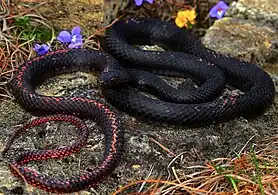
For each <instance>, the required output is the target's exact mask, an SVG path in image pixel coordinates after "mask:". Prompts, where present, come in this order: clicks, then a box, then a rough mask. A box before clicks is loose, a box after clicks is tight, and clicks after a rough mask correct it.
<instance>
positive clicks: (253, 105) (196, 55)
mask: <svg viewBox="0 0 278 195" xmlns="http://www.w3.org/2000/svg"><path fill="white" fill-rule="evenodd" d="M106 44H107V48H108V51H109V53H110V54H112V55H113V56H114V57H115V58H116V59H117V60H118V61H119V62H120V63H121V64H123V65H124V66H125V67H126V68H131V69H132V74H131V75H132V76H131V77H130V78H129V80H130V81H132V80H136V79H137V77H139V75H140V74H141V73H140V71H138V73H137V76H136V72H134V71H133V69H140V70H149V71H152V72H155V73H158V74H162V75H170V76H173V75H177V76H181V75H180V74H181V73H183V72H186V73H187V74H190V75H191V77H193V79H195V80H199V81H200V84H201V85H200V87H199V89H198V90H199V91H198V93H196V94H195V93H194V92H192V93H190V95H189V96H188V99H185V100H186V101H183V102H182V101H180V102H173V101H169V100H168V101H164V100H161V99H159V98H158V99H154V98H150V97H148V96H145V95H142V94H141V93H140V92H139V91H138V90H137V89H135V88H134V87H122V88H117V89H113V88H111V89H109V90H105V91H104V92H105V93H104V95H105V97H106V98H107V99H108V101H109V102H110V103H111V104H113V105H115V106H117V108H119V109H121V110H122V111H125V112H127V113H129V114H131V115H134V116H138V117H141V118H143V119H147V120H151V121H160V122H161V121H162V122H166V123H172V124H187V125H190V124H192V125H196V124H197V125H203V124H211V123H218V122H223V121H227V120H230V119H233V118H235V117H239V116H243V117H253V116H257V115H259V114H261V113H262V112H264V111H265V110H266V109H267V108H269V106H270V105H271V104H272V103H273V101H274V96H275V87H274V84H273V81H272V79H271V78H270V76H269V75H268V74H267V73H266V72H265V71H264V70H262V69H261V68H259V67H258V66H256V65H253V64H250V63H248V62H245V61H242V60H239V59H236V58H233V57H229V56H225V55H223V54H220V53H218V52H215V51H213V50H210V49H208V48H206V47H204V46H203V45H202V43H201V42H199V41H197V40H196V39H194V38H193V37H192V35H190V33H189V32H187V31H186V30H184V29H180V28H178V27H176V26H175V25H173V24H171V23H167V22H163V21H159V20H155V19H141V18H135V19H129V20H125V21H124V20H121V21H118V22H117V23H115V24H114V25H113V26H112V27H111V28H110V29H109V30H108V32H107V34H106ZM132 44H137V45H142V44H156V45H159V46H162V47H163V48H166V49H167V51H165V52H164V51H163V52H161V51H145V50H142V49H139V48H135V47H134V46H132ZM173 72H175V74H174V73H173ZM221 72H222V73H221ZM209 73H210V74H209ZM223 74H224V76H225V78H226V79H227V84H228V85H231V86H232V87H234V88H236V89H239V90H241V91H243V92H244V94H233V95H229V96H223V97H217V98H215V94H219V93H220V92H221V91H219V90H221V88H216V87H215V86H216V83H217V81H218V84H220V86H222V87H223V86H225V84H224V85H223V82H224V83H225V79H223V78H222V77H223ZM110 76H111V79H112V78H113V75H112V74H111V75H110ZM144 79H145V80H144V83H147V82H148V81H147V80H151V79H149V78H146V77H145V78H144ZM127 82H128V80H127ZM139 82H140V81H139ZM145 85H146V84H145ZM158 88H159V87H158ZM215 90H216V91H215ZM217 90H218V91H217ZM208 91H209V93H211V94H214V96H213V97H214V99H213V100H209V101H207V100H208V99H206V98H204V99H199V102H198V101H196V102H195V101H191V100H192V98H193V99H194V98H195V96H197V97H203V94H204V93H206V92H208ZM199 92H201V93H199Z"/></svg>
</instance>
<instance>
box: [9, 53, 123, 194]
mask: <svg viewBox="0 0 278 195" xmlns="http://www.w3.org/2000/svg"><path fill="white" fill-rule="evenodd" d="M115 66H118V63H117V62H116V61H115V60H114V59H113V58H112V57H110V56H109V55H108V54H105V53H103V52H99V51H93V50H89V49H73V50H59V51H54V52H51V53H48V54H46V55H44V56H41V57H37V58H34V59H32V60H30V61H27V62H25V63H24V64H23V65H22V66H21V67H20V68H19V70H18V73H17V75H16V77H15V78H14V79H13V81H12V85H11V86H12V93H13V95H14V96H15V98H16V100H17V102H18V103H19V104H20V105H21V106H22V107H23V108H24V109H25V110H27V111H29V112H31V113H37V114H40V115H41V114H69V115H75V116H77V117H81V118H89V119H92V120H94V121H95V122H97V124H99V125H100V126H101V127H102V128H103V134H104V135H105V152H104V157H103V160H102V162H100V163H99V165H98V166H97V167H96V168H94V169H92V170H91V171H88V172H86V173H85V174H83V175H80V176H77V177H73V178H68V179H65V180H62V179H56V178H52V177H49V176H47V175H41V174H38V173H37V172H35V171H33V170H30V169H28V168H27V167H25V166H24V164H25V163H27V162H29V161H34V160H44V159H49V158H59V157H61V156H67V155H69V154H71V153H73V152H77V151H78V150H80V148H81V147H82V146H84V144H85V143H86V141H87V140H86V139H87V131H85V130H86V129H85V130H84V128H85V127H84V125H83V124H82V123H81V122H80V121H78V120H77V119H76V117H63V116H61V115H54V116H49V117H44V118H42V119H40V118H39V119H37V120H35V121H32V122H31V123H27V124H26V125H24V126H23V127H22V128H20V129H19V130H17V131H16V132H15V134H14V135H13V136H12V137H11V139H10V140H9V143H8V145H7V148H6V149H5V152H6V151H7V149H8V148H9V147H10V145H11V143H12V141H13V140H14V139H15V138H16V137H17V136H18V135H19V134H20V133H22V132H23V131H25V130H26V129H28V128H30V127H32V126H35V125H38V124H41V123H45V122H48V121H52V120H54V121H66V122H70V123H72V124H73V125H75V126H77V127H78V128H79V129H80V131H81V133H82V134H81V136H80V137H79V140H80V141H77V142H75V143H74V144H73V145H72V146H68V147H65V148H62V149H61V148H57V149H52V150H42V151H27V152H25V153H23V154H20V155H18V156H17V157H16V158H14V160H13V161H12V162H10V164H9V166H10V169H11V171H12V172H13V173H14V175H15V176H19V177H24V180H25V181H27V182H28V183H29V184H31V185H33V186H35V187H38V188H40V189H43V190H45V191H48V192H53V193H70V192H76V191H80V190H84V189H87V188H89V187H91V186H93V185H95V184H97V183H99V182H100V181H101V180H102V179H104V178H105V177H106V176H108V175H109V174H110V173H111V172H113V170H114V169H115V168H116V167H117V164H118V163H119V161H120V157H121V155H122V153H123V143H124V140H123V139H124V134H123V130H122V129H121V127H120V123H119V120H118V117H117V116H116V114H115V113H114V111H113V110H111V109H110V107H108V106H107V105H104V104H103V103H102V102H101V101H100V100H98V99H85V98H78V97H47V96H43V95H40V94H38V93H36V91H35V89H36V86H38V85H39V84H41V83H42V82H43V81H44V80H45V79H46V78H49V77H52V76H55V75H57V74H59V73H65V72H72V71H100V72H104V71H105V70H106V69H109V68H112V67H113V68H114V67H115ZM38 112H39V113H38Z"/></svg>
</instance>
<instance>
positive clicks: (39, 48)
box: [34, 44, 50, 56]
mask: <svg viewBox="0 0 278 195" xmlns="http://www.w3.org/2000/svg"><path fill="white" fill-rule="evenodd" d="M49 49H50V46H49V45H46V44H42V45H40V44H35V45H34V50H35V51H36V52H37V53H38V55H40V56H41V55H44V54H46V53H47V52H48V51H49Z"/></svg>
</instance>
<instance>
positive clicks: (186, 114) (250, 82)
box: [4, 18, 275, 193]
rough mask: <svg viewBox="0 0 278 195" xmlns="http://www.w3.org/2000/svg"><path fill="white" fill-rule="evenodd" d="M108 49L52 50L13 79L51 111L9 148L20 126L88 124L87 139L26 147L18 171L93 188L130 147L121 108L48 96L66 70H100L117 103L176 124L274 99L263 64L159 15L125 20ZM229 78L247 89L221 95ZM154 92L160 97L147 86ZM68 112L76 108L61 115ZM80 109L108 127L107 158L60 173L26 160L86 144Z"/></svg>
mask: <svg viewBox="0 0 278 195" xmlns="http://www.w3.org/2000/svg"><path fill="white" fill-rule="evenodd" d="M105 42H106V46H107V53H105V52H101V51H94V50H90V49H70V50H58V51H54V52H50V53H48V54H46V55H44V56H40V57H37V58H34V59H32V60H29V61H27V62H25V63H24V64H23V65H22V66H20V67H19V69H18V71H17V74H16V76H15V78H14V79H13V81H12V85H11V88H12V93H13V95H14V96H15V99H16V100H17V102H18V103H19V104H20V105H21V106H22V107H23V108H24V109H25V110H27V111H30V112H40V113H43V114H44V115H46V114H54V115H51V116H44V117H42V118H38V119H35V120H33V121H32V122H30V123H27V124H26V125H24V126H23V127H21V128H20V129H18V130H17V131H16V132H15V133H14V135H13V136H12V137H11V138H10V140H9V142H8V144H7V147H6V149H5V150H4V153H6V152H7V150H8V149H9V147H10V146H11V144H12V142H13V141H14V139H15V138H16V137H18V136H19V134H20V133H22V132H24V131H25V130H27V129H28V128H30V127H33V126H36V125H38V124H41V123H44V122H48V121H52V120H54V121H67V122H70V123H72V124H73V125H75V126H76V127H77V128H79V129H80V132H81V136H80V137H79V140H77V141H76V142H74V143H73V144H72V145H70V146H67V147H64V148H62V149H60V148H55V149H51V150H39V151H26V152H25V153H22V154H19V155H17V156H16V157H15V158H14V160H13V161H12V162H10V164H9V166H10V169H11V171H12V172H13V173H14V175H15V176H18V177H24V180H25V181H27V182H28V183H29V184H31V185H33V186H36V187H38V188H41V189H43V190H45V191H49V192H54V193H66V192H76V191H80V190H84V189H87V188H89V187H91V186H94V185H95V184H96V183H98V182H100V181H101V180H102V179H104V178H105V177H107V176H108V175H109V174H110V173H112V172H113V171H114V169H115V168H116V167H117V165H118V163H119V161H120V158H121V156H122V154H123V147H124V133H123V130H122V128H121V126H120V122H119V119H118V117H117V115H116V112H114V111H113V109H111V108H110V106H107V105H105V104H103V103H102V102H100V101H99V100H98V99H97V98H96V99H86V98H82V97H47V96H43V95H40V94H38V93H36V91H35V89H36V87H37V86H38V85H40V84H41V83H42V82H43V81H44V80H45V79H47V78H49V77H53V76H55V75H57V74H59V73H64V72H73V71H87V72H91V71H99V72H100V77H99V81H100V84H101V87H102V93H103V94H104V96H105V98H106V99H107V100H108V102H110V103H111V104H112V105H113V106H115V107H116V108H118V109H119V110H122V111H124V112H127V113H129V114H131V115H134V116H138V117H141V118H144V119H148V120H151V121H162V122H167V123H171V124H188V125H190V124H211V123H214V122H216V123H218V122H222V121H227V120H230V119H233V118H235V117H239V116H244V117H252V116H257V115H259V114H261V113H263V112H264V111H265V110H266V109H267V108H269V107H270V105H271V104H272V103H273V101H274V96H275V88H274V84H273V81H272V80H271V78H270V76H269V75H268V74H267V73H266V72H265V71H263V70H262V69H261V68H259V67H258V66H256V65H253V64H250V63H248V62H244V61H242V60H239V59H236V58H233V57H228V56H225V55H222V54H220V53H218V52H215V51H213V50H210V49H207V48H205V47H204V46H203V45H202V44H201V42H199V41H197V40H196V39H194V38H193V37H192V36H191V35H190V33H189V32H187V31H186V30H184V29H180V28H178V27H176V26H175V25H173V24H171V23H167V22H163V21H159V20H154V19H143V18H133V19H127V20H119V21H117V22H116V23H115V24H114V25H113V26H112V27H110V28H109V29H108V30H107V32H106V38H105ZM134 44H136V45H144V44H151V45H152V44H157V45H159V46H161V47H163V48H165V50H166V51H144V50H142V49H139V48H137V47H134V46H133V45H134ZM108 53H109V54H108ZM155 74H157V75H164V76H178V77H190V78H191V79H192V80H193V81H194V82H195V83H196V84H197V85H198V88H196V89H191V90H189V91H179V90H177V89H173V88H171V87H170V86H168V85H167V84H166V83H165V82H164V81H163V80H161V79H160V78H159V76H156V75H155ZM226 85H230V86H232V87H234V88H236V89H239V90H241V91H242V92H243V93H241V94H232V95H226V96H223V95H221V94H222V93H223V90H224V88H225V86H226ZM142 90H143V91H144V92H146V91H147V92H149V93H150V94H151V95H155V96H157V97H156V98H152V97H150V96H148V95H145V94H142V93H141V91H142ZM61 114H68V115H74V116H68V115H61ZM76 117H80V118H89V119H92V120H94V121H96V122H97V123H98V124H99V125H101V126H102V128H103V133H104V135H105V152H104V158H103V161H102V162H101V163H100V164H99V165H98V166H97V167H96V168H95V169H93V170H92V171H89V172H87V173H85V174H83V175H80V176H76V177H73V178H69V179H65V180H63V179H56V178H52V177H49V176H47V175H43V174H38V173H37V172H35V171H33V170H30V169H29V168H27V167H25V166H24V164H25V163H27V162H29V161H34V160H45V159H49V158H60V157H61V156H66V155H70V154H71V153H73V152H77V151H79V150H80V149H81V147H82V146H84V145H85V144H86V140H87V136H88V133H89V132H88V129H86V127H85V126H84V124H83V123H82V121H81V120H80V119H78V118H76Z"/></svg>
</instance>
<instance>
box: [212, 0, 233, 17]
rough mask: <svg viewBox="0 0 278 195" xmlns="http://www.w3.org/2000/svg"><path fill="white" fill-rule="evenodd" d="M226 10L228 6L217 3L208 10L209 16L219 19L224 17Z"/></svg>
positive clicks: (223, 3) (220, 2)
mask: <svg viewBox="0 0 278 195" xmlns="http://www.w3.org/2000/svg"><path fill="white" fill-rule="evenodd" d="M228 8H229V6H228V5H227V4H226V3H225V2H224V1H219V2H218V3H217V4H216V5H215V6H213V7H212V8H211V9H210V11H209V15H210V17H212V18H217V19H221V18H223V16H224V15H225V13H226V11H227V10H228Z"/></svg>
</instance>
